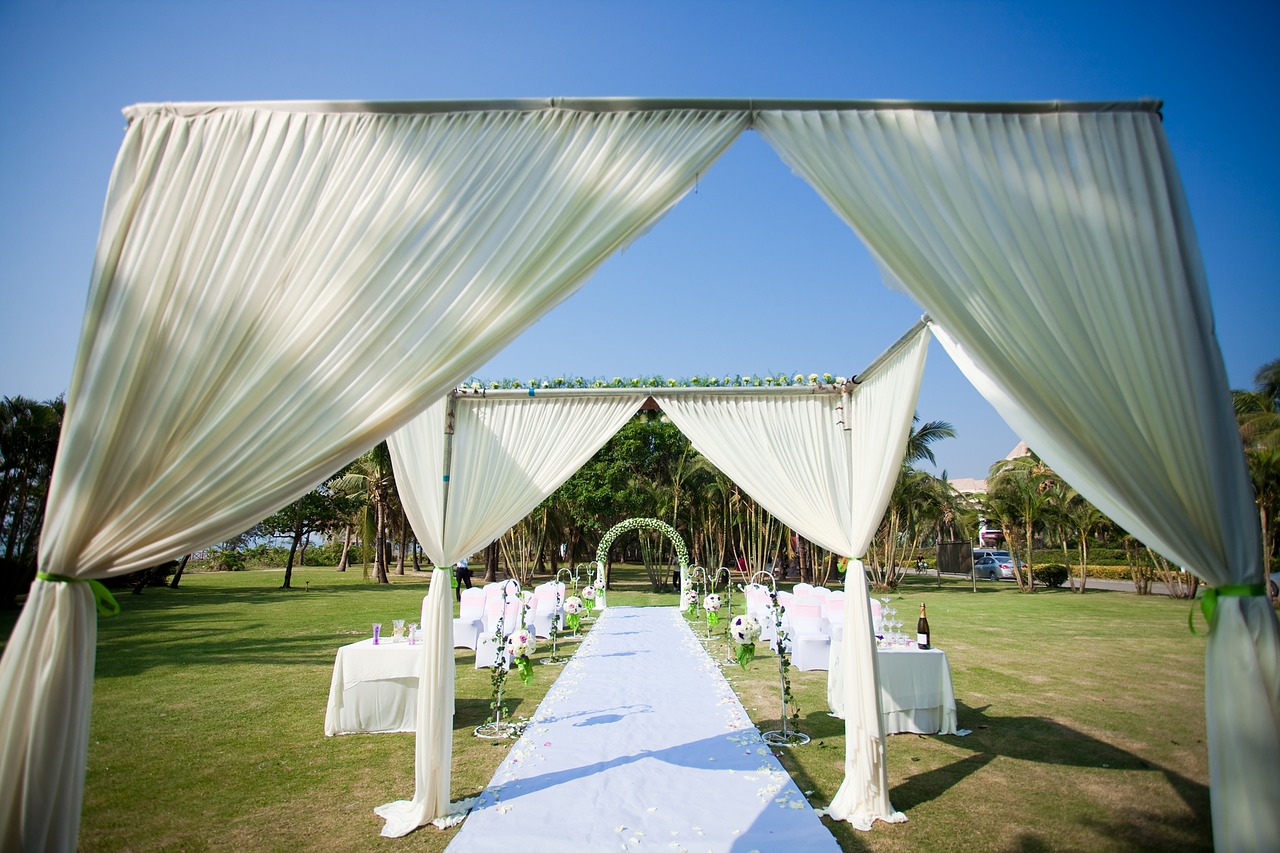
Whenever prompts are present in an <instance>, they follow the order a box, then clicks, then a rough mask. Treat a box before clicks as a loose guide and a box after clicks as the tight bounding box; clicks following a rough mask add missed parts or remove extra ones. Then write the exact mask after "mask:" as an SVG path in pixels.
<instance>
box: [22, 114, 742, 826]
mask: <svg viewBox="0 0 1280 853" xmlns="http://www.w3.org/2000/svg"><path fill="white" fill-rule="evenodd" d="M135 112H136V114H135V115H134V116H133V121H132V122H131V124H130V126H129V129H128V132H127V134H126V136H125V140H124V143H123V146H122V148H121V151H120V154H119V156H118V158H117V161H116V166H115V171H114V172H113V175H112V179H111V184H110V187H109V189H108V197H107V202H106V208H105V211H104V216H103V224H102V231H101V234H100V235H99V241H98V252H97V255H96V259H95V264H94V270H93V275H92V279H91V284H90V295H89V305H88V308H87V312H86V317H85V322H84V327H83V331H82V334H81V341H80V348H79V352H78V355H77V361H76V367H75V371H74V374H73V377H72V383H71V387H70V390H69V393H68V397H67V412H66V418H65V421H64V427H63V432H62V437H61V442H60V445H59V450H58V460H57V464H56V467H55V470H54V474H53V479H52V483H51V486H50V497H49V503H48V515H47V517H46V520H45V526H44V533H43V537H42V539H41V547H40V564H41V567H42V569H43V570H44V571H46V572H50V573H53V574H56V575H61V576H65V577H71V578H77V579H83V578H89V577H103V576H107V575H113V574H121V573H125V572H129V571H131V570H134V569H138V568H141V567H145V566H151V565H155V564H157V563H160V562H163V561H164V560H167V559H170V558H173V557H176V556H178V555H181V554H184V553H187V552H189V551H192V550H195V549H198V548H201V547H205V546H207V545H209V544H211V543H214V542H217V541H218V540H219V539H221V538H224V537H226V536H229V535H231V534H234V533H237V532H239V531H241V530H243V529H245V528H247V527H249V526H250V525H251V524H253V523H254V522H255V521H257V520H258V519H261V518H263V517H264V516H266V515H268V514H270V513H271V512H273V511H274V510H275V509H277V508H279V507H280V506H282V505H284V504H286V503H288V502H289V501H290V500H292V499H294V498H296V497H298V496H299V495H301V494H303V493H305V492H306V491H307V490H309V489H310V488H312V487H314V486H315V485H316V484H317V483H319V482H320V481H321V480H323V478H324V477H325V476H327V475H329V474H331V473H332V472H333V471H335V470H336V469H337V468H338V467H339V466H340V465H342V464H343V463H345V462H346V461H348V460H349V459H350V458H352V457H354V456H355V455H356V454H358V453H359V452H361V451H362V450H364V449H365V448H367V447H368V446H369V445H371V444H373V443H374V442H376V441H378V440H380V439H382V438H383V437H384V436H386V435H387V434H388V433H390V432H391V431H393V430H394V429H396V428H398V427H399V426H401V425H402V424H404V423H405V422H406V421H408V420H409V419H410V418H411V417H412V416H413V415H415V414H416V413H417V412H419V411H420V410H421V409H422V408H423V407H424V406H425V405H426V404H427V402H429V401H430V400H433V399H435V398H437V397H439V396H440V395H441V394H442V393H444V392H445V391H446V390H447V389H448V388H449V387H450V386H452V385H453V384H454V383H456V382H457V381H458V380H459V379H460V378H461V377H462V376H465V375H466V374H467V372H469V371H470V370H473V369H474V368H475V367H477V366H478V365H480V364H481V363H483V362H484V360H485V359H486V358H488V357H489V356H491V355H492V354H493V353H495V352H497V351H498V349H500V348H501V347H502V346H503V345H504V344H505V343H507V342H508V341H510V340H511V339H512V338H514V337H515V336H516V335H517V334H518V333H519V332H520V331H522V330H523V329H524V328H526V327H527V326H528V325H529V324H531V323H532V322H533V321H534V320H536V319H537V318H538V317H539V316H540V315H541V314H542V313H544V312H545V311H547V310H548V309H550V308H551V307H553V306H554V305H555V304H557V303H558V302H559V301H561V300H562V299H564V298H565V297H566V296H567V295H568V294H569V293H571V292H572V291H573V290H574V288H575V287H576V286H577V285H578V284H579V283H580V282H581V281H582V280H583V279H584V278H585V277H586V276H587V275H588V274H589V273H590V272H591V271H592V270H593V269H594V268H595V267H596V266H597V265H598V264H599V263H600V262H602V261H603V260H604V259H605V258H607V257H608V256H609V255H610V254H611V253H612V252H613V251H614V250H616V249H617V248H619V247H621V246H623V245H625V244H626V243H627V241H629V240H630V239H632V238H633V237H634V236H635V235H636V234H637V233H639V232H641V231H642V230H643V229H645V228H647V227H648V226H650V225H651V224H652V223H653V222H654V221H656V219H657V218H658V217H660V216H661V215H662V214H663V213H664V212H665V211H666V210H667V209H669V208H670V207H671V205H673V204H674V203H675V202H676V201H677V200H678V199H679V198H680V196H681V195H682V194H683V193H684V192H685V191H686V190H687V189H688V188H689V187H690V186H691V185H692V183H693V181H694V179H695V178H696V176H697V174H698V173H699V172H701V171H704V170H705V169H706V168H707V167H708V165H709V164H710V163H711V162H712V161H714V159H715V158H716V157H717V156H718V155H719V154H720V153H721V152H722V151H723V150H724V149H725V148H726V147H727V146H728V145H729V144H730V143H731V142H732V140H733V139H734V138H735V137H736V135H737V134H738V133H739V131H740V130H741V129H742V127H743V126H744V124H745V121H746V116H745V114H744V113H741V112H709V111H694V110H673V111H647V112H646V111H639V112H599V113H592V112H575V111H572V110H561V109H547V110H541V111H525V112H519V111H513V112H503V111H493V112H488V111H481V112H468V113H456V114H454V113H437V114H431V115H405V114H395V113H392V112H385V111H384V112H367V113H365V112H346V113H325V112H319V111H316V112H307V111H289V110H284V109H266V108H237V107H234V106H230V107H226V108H216V107H215V108H209V109H207V110H200V111H197V113H196V114H194V115H179V114H178V111H175V110H171V109H167V108H164V107H158V108H154V109H151V110H142V111H135ZM77 586H83V585H82V584H78V585H77ZM91 601H92V599H91V597H90V596H89V594H88V591H87V590H83V589H77V590H75V591H73V592H70V593H68V592H67V591H66V590H64V589H62V588H61V587H60V586H58V585H57V584H54V583H50V582H47V581H44V580H37V581H36V582H35V583H34V584H33V586H32V590H31V594H30V596H29V599H28V603H27V605H26V608H25V609H24V611H23V615H22V617H21V619H20V623H19V626H18V627H17V628H15V633H14V636H15V638H16V640H17V642H10V643H9V645H8V646H7V648H6V650H5V654H4V658H3V661H2V662H0V719H2V720H4V723H3V728H0V736H3V742H0V786H2V787H0V847H3V848H5V849H9V850H51V849H66V850H69V849H73V848H74V847H75V843H76V836H77V833H78V822H79V807H80V800H81V792H82V786H83V776H84V763H85V747H84V744H85V739H86V733H87V730H88V714H89V696H90V694H91V688H92V672H93V651H94V641H95V637H96V625H95V624H94V616H93V613H92V609H91ZM37 621H38V622H39V625H34V624H33V623H35V622H37ZM49 625H53V626H56V628H54V629H46V627H45V626H49ZM46 630H54V631H56V638H57V642H53V643H36V642H35V641H34V639H35V637H36V636H37V634H39V633H40V632H43V631H46Z"/></svg>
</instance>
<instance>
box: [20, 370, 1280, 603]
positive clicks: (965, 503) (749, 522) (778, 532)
mask: <svg viewBox="0 0 1280 853" xmlns="http://www.w3.org/2000/svg"><path fill="white" fill-rule="evenodd" d="M1278 388H1280V360H1276V361H1272V362H1270V363H1268V364H1266V365H1264V366H1263V367H1262V368H1261V369H1260V370H1259V371H1258V374H1257V377H1256V387H1255V388H1254V389H1252V390H1237V391H1233V392H1232V394H1233V403H1234V406H1235V413H1236V417H1237V422H1238V424H1239V427H1240V435H1241V442H1242V446H1243V448H1244V451H1245V457H1246V460H1247V462H1248V465H1249V471H1250V475H1251V477H1252V481H1253V486H1254V492H1255V498H1256V502H1257V507H1258V514H1259V521H1260V524H1261V528H1262V535H1263V553H1264V560H1265V570H1266V572H1267V573H1268V574H1269V573H1270V571H1271V565H1272V561H1273V560H1274V557H1275V552H1276V546H1277V542H1276V530H1275V527H1276V516H1277V512H1278V511H1280V414H1278V413H1277V389H1278ZM64 410H65V407H64V405H63V403H62V400H61V399H57V400H52V401H48V402H45V403H37V402H35V401H32V400H28V399H26V398H23V397H13V398H4V399H3V402H2V403H0V508H2V509H3V515H2V516H0V520H2V521H3V524H2V525H0V548H3V551H0V576H3V578H4V583H5V588H4V593H5V600H6V601H8V602H11V601H12V600H13V596H14V595H17V594H19V593H20V592H22V591H25V589H26V586H27V585H28V584H29V583H30V581H31V578H33V577H34V574H35V561H36V548H37V545H38V541H39V533H40V529H41V525H42V524H43V520H44V503H45V498H46V496H47V493H48V483H49V475H50V473H51V471H52V467H53V461H54V457H55V455H56V451H57V438H58V432H59V430H60V428H61V421H62V415H63V412H64ZM952 437H954V430H953V428H952V427H951V425H950V424H948V423H946V422H945V421H930V422H927V423H923V424H922V423H920V421H919V418H918V417H917V418H916V419H915V421H913V424H912V429H911V433H910V437H909V441H908V446H907V451H906V454H905V456H904V459H903V461H902V468H901V471H900V474H899V477H898V480H897V482H896V484H895V487H894V490H893V493H892V496H891V499H890V503H889V506H888V508H887V510H886V512H885V515H884V518H883V519H882V521H881V524H880V527H879V529H878V530H877V533H876V535H875V538H874V541H873V543H872V545H871V547H870V548H869V549H868V552H867V554H865V555H863V562H864V565H865V568H866V571H867V573H868V580H869V582H870V583H871V585H872V586H873V588H875V589H877V590H892V589H895V588H896V587H897V586H898V585H899V584H900V583H901V582H902V580H903V578H904V577H905V576H906V575H907V574H908V573H909V572H910V571H912V570H913V567H914V565H915V562H916V560H917V559H919V558H920V557H921V556H922V555H927V554H930V553H931V549H932V548H933V547H934V546H935V545H936V544H937V543H940V542H955V541H972V540H973V538H974V537H975V536H976V533H977V530H978V527H979V524H980V522H981V520H983V519H986V520H987V521H988V522H990V523H994V524H997V525H998V526H999V527H1000V528H1001V529H1002V531H1003V533H1004V536H1005V538H1006V541H1007V544H1008V547H1009V549H1010V550H1011V551H1012V552H1014V553H1016V554H1017V555H1018V556H1019V557H1020V558H1021V561H1022V562H1023V563H1024V564H1025V565H1017V561H1015V565H1016V566H1017V568H1016V570H1015V576H1016V582H1017V585H1018V587H1019V588H1020V589H1022V590H1025V591H1034V590H1035V589H1036V588H1037V586H1038V585H1039V586H1043V585H1045V584H1050V585H1057V584H1058V583H1062V582H1065V581H1069V582H1070V585H1071V588H1072V589H1074V590H1076V591H1083V590H1084V589H1085V588H1086V585H1087V581H1088V577H1089V566H1090V552H1091V549H1096V548H1099V547H1105V548H1108V549H1110V550H1111V551H1112V552H1114V551H1115V550H1122V551H1123V553H1124V554H1125V555H1126V562H1127V563H1128V565H1129V566H1130V569H1131V573H1132V577H1133V579H1134V581H1135V584H1136V585H1137V587H1138V590H1139V591H1140V592H1141V591H1145V590H1144V587H1145V588H1147V589H1149V586H1150V583H1151V582H1152V580H1160V581H1163V582H1164V583H1165V584H1166V586H1168V588H1169V589H1170V591H1171V592H1172V593H1173V594H1175V595H1185V596H1194V594H1195V591H1196V585H1197V581H1196V579H1195V578H1194V577H1193V576H1191V575H1190V574H1187V573H1183V572H1180V571H1179V570H1178V567H1176V566H1170V565H1169V564H1168V563H1167V562H1166V561H1164V560H1163V559H1162V558H1161V557H1160V556H1159V555H1157V554H1155V553H1154V552H1151V551H1150V550H1149V549H1147V548H1145V546H1143V545H1142V544H1141V543H1139V542H1137V541H1136V540H1134V539H1133V538H1132V537H1130V536H1128V534H1127V533H1126V532H1125V531H1124V530H1122V529H1120V528H1119V527H1118V526H1117V525H1116V524H1114V522H1112V521H1111V520H1110V519H1108V518H1107V517H1106V516H1105V515H1103V514H1102V513H1101V512H1100V511H1099V510H1098V509H1097V508H1096V507H1094V506H1093V505H1092V504H1091V503H1089V502H1088V501H1087V500H1086V499H1084V498H1083V497H1082V496H1081V495H1080V494H1079V493H1078V492H1076V491H1075V490H1074V489H1072V488H1071V486H1070V485H1069V484H1068V483H1066V482H1065V481H1064V480H1063V479H1062V478H1061V477H1059V476H1058V475H1057V474H1056V473H1055V472H1054V471H1053V470H1052V469H1051V468H1049V467H1048V466H1047V465H1046V464H1045V463H1044V462H1043V460H1041V459H1040V458H1039V457H1038V456H1036V455H1035V454H1034V453H1031V454H1029V455H1027V456H1023V457H1019V458H1015V459H1008V460H1001V461H999V462H997V463H996V464H995V465H993V466H992V468H991V470H990V472H989V475H988V481H987V492H986V494H985V495H978V496H972V495H964V494H961V493H959V492H957V491H956V490H955V489H954V488H952V486H951V485H950V484H949V483H948V481H947V477H946V473H945V472H943V473H942V475H941V476H934V475H933V474H931V473H929V472H928V471H925V470H923V469H922V468H921V467H920V466H921V465H922V464H923V463H926V462H927V463H933V462H934V461H935V459H934V454H933V451H932V446H933V445H934V444H936V443H937V442H938V441H942V440H944V439H947V438H952ZM640 516H643V517H652V518H658V519H661V520H663V521H665V522H667V523H669V524H671V525H672V526H673V527H675V528H676V529H677V530H678V531H680V532H681V534H682V535H683V536H684V537H685V540H686V542H687V543H688V546H689V551H690V558H691V560H692V561H693V563H695V564H697V565H701V566H705V567H708V568H712V569H714V568H717V567H720V566H726V567H729V568H730V569H732V570H733V571H735V572H736V573H739V574H740V575H741V576H747V575H750V574H752V573H754V572H756V571H759V570H768V571H771V572H773V573H774V574H775V576H780V577H790V578H795V579H799V580H803V581H806V582H809V583H815V584H827V583H831V582H833V581H838V580H839V579H840V577H839V576H840V572H841V571H842V570H843V565H842V562H841V561H840V560H839V558H838V556H837V555H834V554H831V553H830V552H827V551H826V550H825V549H823V548H821V547H819V546H817V545H816V544H814V543H812V542H809V541H807V540H806V539H805V538H804V537H803V536H801V535H800V534H799V533H797V532H796V531H794V530H791V529H789V528H788V527H787V526H786V525H784V524H782V523H781V522H780V521H778V520H777V519H776V518H774V517H773V516H772V515H770V514H769V513H768V512H767V511H765V510H764V508H763V507H761V506H760V505H759V504H758V503H757V502H756V501H755V500H754V499H752V498H751V496H749V495H747V494H746V493H745V492H743V491H742V490H741V489H739V488H738V487H737V485H736V484H734V483H733V481H732V480H730V479H729V478H728V477H726V476H725V475H724V474H723V473H722V472H721V471H719V469H717V468H716V467H715V466H714V465H712V464H711V463H710V462H709V461H708V460H707V459H706V458H705V457H703V456H702V455H701V454H700V453H698V452H697V450H696V449H694V448H693V446H692V445H691V444H690V442H689V440H688V439H687V438H686V437H685V436H684V434H683V433H682V432H680V430H679V429H678V428H677V427H676V426H675V425H674V424H673V423H671V422H670V421H669V420H668V419H667V418H665V417H664V416H663V415H662V414H661V413H660V412H656V411H641V412H639V413H637V415H636V416H635V417H634V418H632V419H631V420H630V421H629V422H628V423H627V424H626V425H624V426H623V428H622V429H621V430H619V432H618V433H617V434H615V435H614V436H613V437H612V438H611V439H610V440H609V441H608V442H607V443H606V444H605V445H604V447H603V448H601V450H600V451H599V452H597V453H596V454H595V456H594V457H592V459H591V460H590V461H589V462H588V463H587V464H586V465H584V466H583V467H582V468H581V469H580V470H579V471H577V472H576V473H575V474H574V475H573V476H572V477H570V478H569V480H567V481H566V482H565V483H564V484H563V485H562V486H561V487H560V488H559V489H557V490H556V491H555V492H554V493H553V494H552V495H551V496H549V497H548V498H547V499H546V500H545V501H543V503H542V504H541V505H539V506H538V507H537V508H536V509H535V510H534V511H533V512H531V513H529V515H527V516H526V517H525V518H524V519H522V520H521V521H519V522H518V523H517V524H516V525H515V526H513V527H512V528H511V529H510V530H509V531H507V532H506V533H505V534H503V535H502V536H501V537H500V538H499V539H498V540H496V541H495V542H493V543H491V544H490V545H489V546H488V547H487V548H485V549H484V551H483V556H484V559H483V564H484V577H485V580H494V579H496V578H497V577H498V576H499V575H506V576H509V577H514V578H516V579H517V580H520V581H521V582H522V583H527V582H528V581H529V580H531V579H532V578H534V577H536V576H552V575H554V574H556V572H557V571H558V570H559V569H561V568H562V567H565V566H568V567H573V566H576V565H580V564H582V563H584V562H586V561H589V560H591V559H593V558H594V556H595V546H596V543H597V542H598V541H599V540H600V539H601V537H602V536H603V535H604V533H605V532H606V531H607V530H609V528H611V527H612V526H613V525H615V524H616V523H618V522H620V521H622V520H624V519H627V518H633V517H640ZM268 540H270V541H276V542H283V543H286V544H287V558H285V559H284V562H285V576H284V583H283V586H284V587H288V586H289V585H290V578H291V574H292V569H293V567H294V566H295V565H297V564H302V563H305V562H306V561H307V552H308V550H309V549H310V550H312V551H313V552H314V551H316V550H322V551H323V554H322V555H320V559H321V561H322V562H323V564H325V565H336V568H337V571H347V570H349V569H351V568H352V567H353V566H356V565H357V564H358V565H359V566H360V567H361V568H362V570H363V571H364V572H366V574H367V575H368V577H369V578H370V579H371V580H375V581H377V582H379V583H387V582H389V580H390V578H389V575H390V574H392V573H400V574H403V573H405V571H406V570H407V569H408V570H419V569H421V568H422V566H423V563H424V557H423V555H422V550H421V547H420V546H419V544H418V542H417V540H416V538H415V537H414V535H413V531H412V529H411V527H410V525H409V523H408V520H407V517H406V515H405V512H404V508H403V506H402V505H401V503H400V499H399V493H398V491H397V489H396V483H395V475H394V472H393V470H392V467H391V457H390V453H389V452H388V450H387V446H386V443H385V442H383V443H380V444H379V445H377V446H375V447H373V448H371V449H370V450H369V451H368V452H366V453H364V454H362V455H361V456H360V457H359V458H357V459H355V460H353V461H352V462H351V463H350V464H348V465H347V466H345V467H344V468H343V469H342V470H341V471H338V472H335V474H334V475H333V476H332V477H331V478H329V479H328V480H327V481H326V482H325V483H324V484H322V485H321V486H320V487H318V488H317V489H315V490H313V491H312V492H310V493H308V494H307V495H304V496H303V497H302V498H300V499H299V500H298V501H295V502H294V503H292V504H290V505H289V506H287V507H284V508H283V509H281V510H280V511H279V512H277V513H275V514H274V515H272V516H271V517H269V518H267V519H263V521H262V522H260V523H259V524H257V525H255V526H254V528H252V529H251V530H249V531H245V533H243V534H241V535H240V536H239V537H236V538H234V539H233V540H230V541H228V542H224V543H221V544H219V545H218V546H216V547H214V548H211V549H209V551H207V552H205V553H203V554H200V555H197V556H198V557H199V558H202V561H203V563H204V564H205V565H206V566H207V567H211V568H216V569H236V568H242V567H243V566H244V565H245V562H246V560H247V559H248V556H247V555H250V554H252V553H253V549H254V548H255V547H257V548H259V549H260V548H262V547H263V546H262V543H263V542H264V541H268ZM317 541H319V542H321V543H323V544H321V545H315V544H313V543H314V542H317ZM1046 549H1060V551H1061V553H1062V562H1061V566H1062V567H1065V571H1066V572H1069V574H1067V575H1066V577H1062V576H1061V575H1055V573H1054V572H1053V571H1050V570H1051V569H1059V567H1058V566H1056V565H1053V566H1046V565H1037V563H1036V555H1037V553H1039V554H1040V555H1043V554H1044V553H1045V551H1046ZM280 550H281V551H284V547H283V546H281V548H280ZM614 552H615V553H614V554H611V557H614V556H619V557H622V558H624V559H625V560H627V561H628V562H636V563H642V564H643V565H644V566H645V568H646V571H647V574H648V579H649V582H650V584H651V586H652V588H653V589H654V590H661V589H665V588H668V587H669V586H670V584H671V582H672V574H671V569H672V566H673V562H674V557H673V554H672V549H671V546H670V543H668V542H667V541H666V540H665V539H664V538H663V537H662V536H661V535H660V534H657V533H656V532H654V531H645V530H640V531H636V532H635V533H634V534H627V535H626V536H624V537H622V538H621V539H620V540H619V541H618V544H617V545H616V546H615V549H614ZM1043 562H1044V561H1043V560H1042V561H1041V563H1042V564H1043ZM185 565H186V560H185V559H184V560H183V561H181V562H180V563H179V564H170V565H167V566H164V567H157V569H156V570H155V571H153V572H150V573H146V574H144V575H142V576H141V577H139V578H134V579H133V580H134V583H135V588H136V589H141V587H142V586H143V585H144V584H146V583H148V582H160V581H161V580H162V579H164V578H166V577H171V578H172V579H171V580H170V583H172V584H173V585H176V583H177V581H178V579H179V578H180V577H181V571H182V568H183V567H184V566H185ZM1059 570H1060V569H1059Z"/></svg>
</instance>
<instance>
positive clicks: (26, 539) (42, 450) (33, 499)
mask: <svg viewBox="0 0 1280 853" xmlns="http://www.w3.org/2000/svg"><path fill="white" fill-rule="evenodd" d="M65 410H66V404H65V403H64V402H63V400H62V398H61V397H59V398H57V399H55V400H49V401H46V402H44V403H38V402H36V401H35V400H31V399H28V398H26V397H21V396H18V397H5V398H3V399H0V530H3V543H4V558H5V560H6V561H8V562H10V563H13V564H15V565H18V564H21V565H24V566H25V565H29V566H31V567H34V565H35V552H36V543H37V542H39V539H40V530H41V528H42V527H43V526H44V507H45V497H46V496H47V494H48V490H49V479H50V477H51V476H52V475H53V461H54V457H55V456H57V452H58V437H59V434H60V433H61V431H62V416H63V413H64V412H65Z"/></svg>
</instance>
